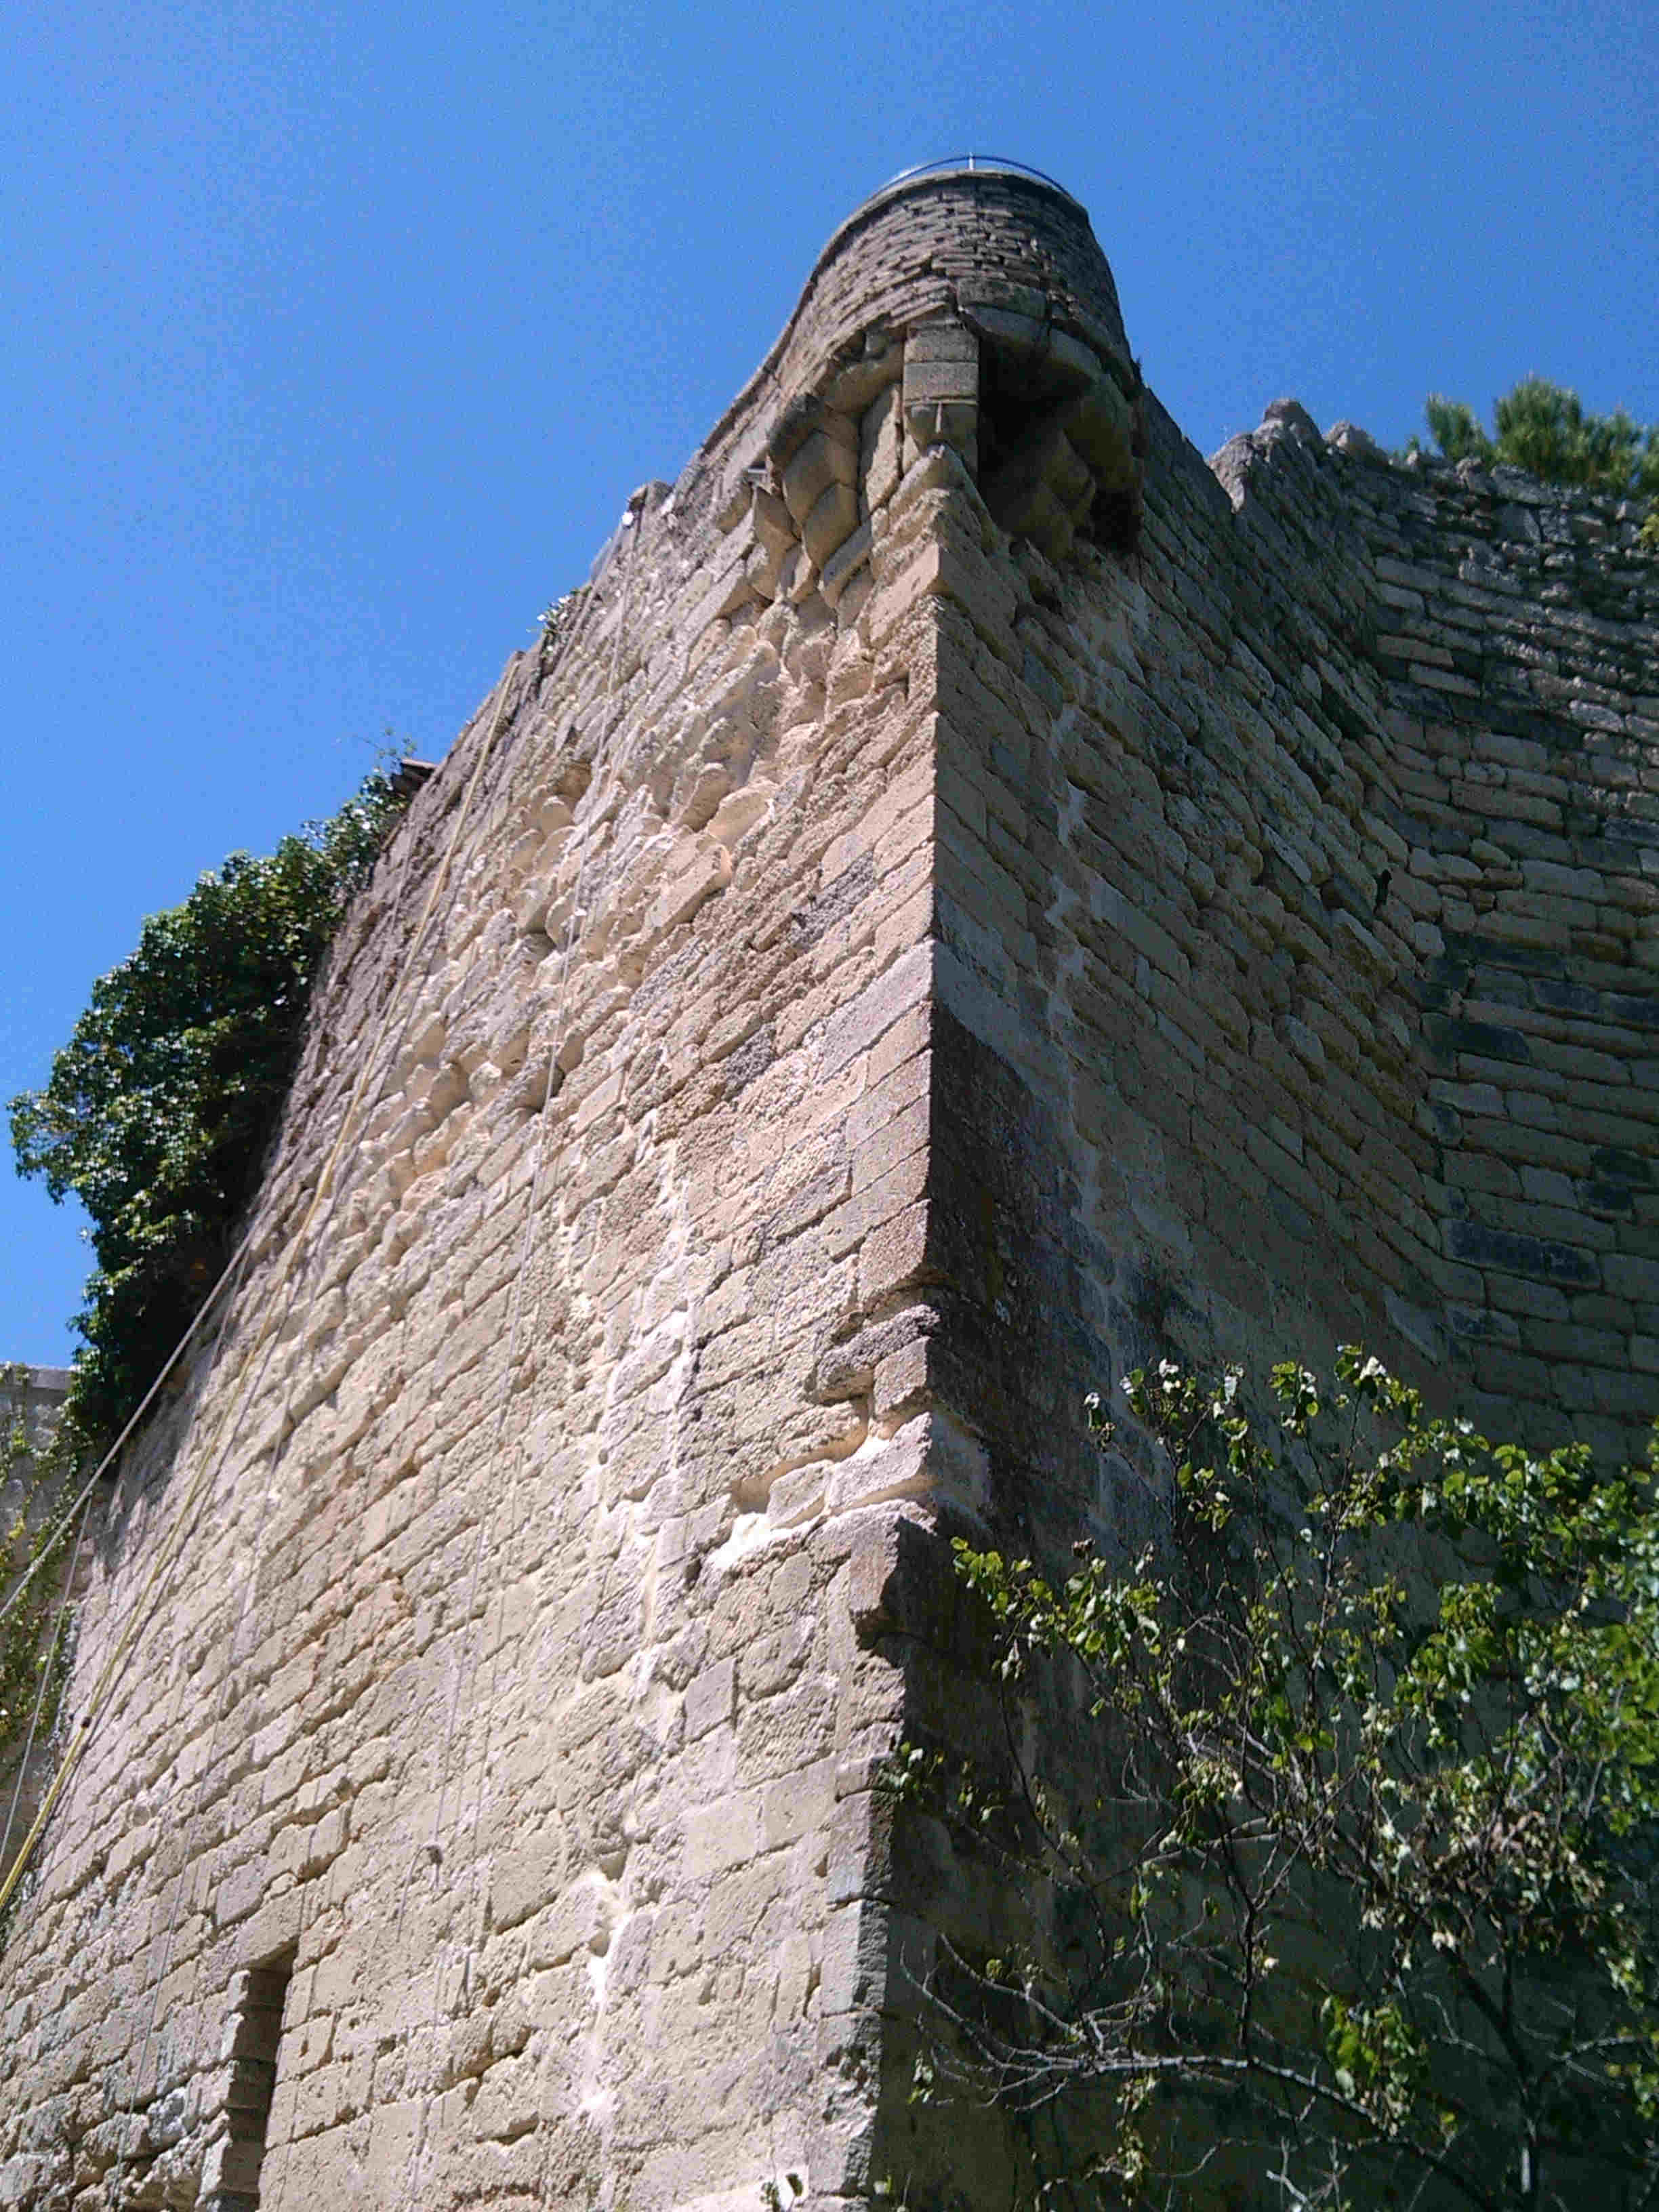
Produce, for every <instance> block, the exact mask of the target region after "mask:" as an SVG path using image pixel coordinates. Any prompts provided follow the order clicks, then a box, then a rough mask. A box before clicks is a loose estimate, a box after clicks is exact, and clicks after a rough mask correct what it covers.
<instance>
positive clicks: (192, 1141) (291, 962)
mask: <svg viewBox="0 0 1659 2212" xmlns="http://www.w3.org/2000/svg"><path fill="white" fill-rule="evenodd" d="M403 803H404V802H403V800H402V799H400V798H399V797H398V794H397V793H396V792H395V790H394V788H393V786H392V781H391V779H390V778H389V777H388V776H386V775H381V774H379V773H377V774H375V775H371V776H370V777H369V778H368V780H367V781H366V782H365V783H364V784H363V786H362V789H361V790H360V791H359V792H358V793H357V794H356V797H355V798H353V799H349V801H348V802H347V803H346V805H344V806H343V807H342V808H341V809H340V811H339V812H338V813H337V814H335V815H333V816H332V817H330V818H329V819H328V820H326V821H323V822H318V823H307V826H306V828H305V829H303V830H302V831H301V832H300V833H299V834H298V835H296V836H289V837H284V838H283V841H282V842H281V843H280V844H279V845H278V846H277V848H276V851H275V852H274V853H272V854H270V855H269V856H268V857H265V858H263V859H262V858H256V857H254V856H252V855H251V854H246V853H233V854H231V855H230V857H229V858H228V860H225V861H224V863H223V864H222V866H220V867H218V868H214V869H210V870H208V871H207V872H206V873H204V875H203V876H202V877H201V878H199V879H198V881H197V884H196V887H195V889H194V890H192V891H191V894H190V896H188V897H187V898H186V899H185V900H184V901H183V902H181V903H180V904H179V905H178V906H175V907H170V908H167V910H166V911H165V912H163V913H161V914H156V915H151V916H150V917H149V920H148V921H146V922H145V923H144V925H143V928H142V930H141V931H140V933H139V938H138V944H137V948H136V949H135V951H133V952H131V954H130V955H129V956H128V957H127V958H126V959H125V960H124V961H122V962H121V963H120V964H119V966H118V967H116V968H112V969H111V970H110V972H109V974H108V975H105V976H102V977H100V980H99V981H98V982H97V983H95V984H94V986H93V991H92V997H91V1000H90V1001H89V1003H88V1006H87V1008H86V1011H85V1012H83V1013H82V1016H81V1018H80V1019H79V1020H78V1021H77V1022H76V1025H75V1028H74V1030H73V1032H72V1034H71V1036H70V1039H69V1042H68V1043H67V1044H65V1045H64V1047H63V1048H62V1049H61V1050H60V1051H59V1052H58V1054H56V1055H55V1057H54V1059H53V1060H52V1073H51V1076H50V1078H49V1079H48V1081H47V1082H46V1085H45V1087H44V1088H42V1089H40V1090H38V1091H23V1092H21V1094H20V1095H19V1096H18V1097H15V1098H14V1099H13V1100H12V1102H11V1133H12V1143H13V1146H14V1149H15V1153H16V1159H17V1168H18V1172H19V1173H20V1174H21V1175H25V1176H40V1177H42V1178H43V1179H44V1180H45V1182H46V1188H47V1190H48V1191H49V1192H50V1194H51V1195H52V1198H53V1199H55V1200H62V1199H64V1198H65V1197H67V1196H68V1195H69V1194H70V1193H71V1192H72V1193H73V1194H75V1196H76V1197H77V1198H78V1199H79V1200H81V1202H82V1205H83V1206H85V1208H86V1210H87V1212H88V1215H89V1216H90V1217H91V1229H90V1239H91V1243H92V1249H93V1253H94V1258H95V1261H96V1264H95V1266H94V1269H93V1272H92V1274H91V1276H90V1277H89V1279H88V1283H87V1286H86V1294H85V1298H86V1302H85V1304H84V1305H83V1306H82V1310H81V1311H80V1313H79V1315H78V1316H76V1326H77V1328H78V1329H79V1331H80V1334H81V1336H82V1340H83V1342H82V1346H81V1348H80V1350H79V1351H78V1352H77V1353H76V1359H75V1365H74V1376H73V1381H72V1383H71V1386H70V1398H69V1401H68V1405H67V1407H66V1408H65V1420H66V1423H67V1424H69V1425H70V1430H71V1432H72V1434H73V1435H74V1437H75V1439H76V1442H77V1443H78V1444H79V1445H80V1446H81V1447H82V1449H95V1448H98V1447H100V1446H102V1445H104V1444H106V1443H108V1442H109V1441H110V1440H111V1439H112V1437H114V1436H115V1435H116V1434H117V1433H118V1431H119V1430H120V1428H121V1426H122V1425H123V1424H124V1423H125V1420H126V1419H128V1417H129V1416H130V1415H131V1413H132V1412H133V1410H134V1409H135V1408H136V1407H137V1405H138V1404H139V1402H140V1401H141V1400H142V1398H143V1394H144V1392H145V1391H146V1390H147V1389H149V1385H150V1383H152V1382H153V1381H154V1380H155V1376H157V1375H158V1374H159V1373H160V1372H161V1368H162V1366H163V1365H164V1364H165V1363H166V1361H167V1357H168V1355H169V1353H170V1352H172V1351H173V1347H174V1346H175V1345H176V1344H177V1343H178V1341H179V1339H180V1338H181V1337H182V1336H183V1334H184V1333H185V1329H186V1328H188V1327H189V1325H190V1323H191V1321H192V1320H193V1319H194V1317H195V1315H196V1312H197V1308H198V1307H199V1305H200V1304H201V1301H202V1299H203V1298H204V1296H205V1295H206V1293H207V1292H208V1291H209V1290H210V1288H211V1287H212V1285H213V1284H214V1283H215V1281H216V1279H217V1278H218V1276H219V1274H220V1273H221V1272H222V1268H223V1267H224V1266H225V1263H226V1261H228V1258H229V1256H230V1254H231V1252H232V1250H233V1249H234V1245H235V1241H236V1233H237V1229H238V1225H239V1223H240V1218H241V1216H242V1214H243V1212H245V1210H246V1206H247V1205H248V1203H249V1201H250V1200H251V1199H252V1196H253V1194H254V1191H255V1189H256V1188H257V1186H258V1178H259V1174H260V1170H261V1169H262V1167H263V1165H264V1157H265V1153H266V1151H267V1149H268V1147H269V1146H270V1140H271V1138H272V1135H273V1133H274V1132H275V1129H276V1121H277V1117H278V1115H280V1113H281V1110H282V1105H283V1099H284V1097H286V1095H287V1091H288V1087H289V1082H290V1080H291V1079H292V1077H293V1074H294V1070H295V1065H296V1064H297V1061H298V1057H299V1052H300V1047H301V1038H302V1036H303V1032H304V1024H305V1014H306V1007H307V1001H308V999H309V996H310V992H311V986H312V983H313V980H314V978H315V976H316V975H317V972H318V970H319V968H320V967H321V965H322V962H323V958H324V956H325V953H326V952H327V950H328V947H329V945H330V943H331V940H332V939H333V936H334V933H335V931H336V929H337V927H338V926H339V922H340V920H341V917H342V916H343V914H344V912H345V908H346V906H347V904H348V902H349V900H350V898H351V896H352V894H353V893H354V892H355V891H356V890H357V889H358V888H359V887H360V886H361V885H362V884H363V883H364V882H366V881H367V879H368V875H369V872H370V871H371V870H372V869H373V866H374V860H375V858H376V856H377V854H379V852H380V847H381V845H382V843H383V842H384V841H385V837H386V832H387V829H388V828H389V826H390V824H391V823H392V819H393V818H394V817H395V816H396V814H397V813H398V811H399V810H400V808H401V806H402V805H403Z"/></svg>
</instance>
